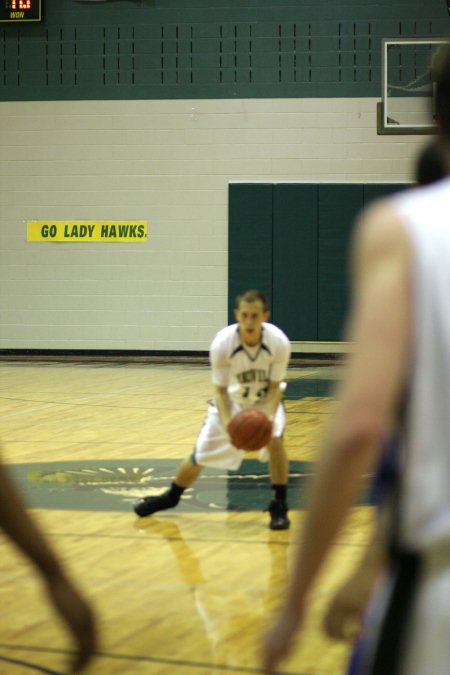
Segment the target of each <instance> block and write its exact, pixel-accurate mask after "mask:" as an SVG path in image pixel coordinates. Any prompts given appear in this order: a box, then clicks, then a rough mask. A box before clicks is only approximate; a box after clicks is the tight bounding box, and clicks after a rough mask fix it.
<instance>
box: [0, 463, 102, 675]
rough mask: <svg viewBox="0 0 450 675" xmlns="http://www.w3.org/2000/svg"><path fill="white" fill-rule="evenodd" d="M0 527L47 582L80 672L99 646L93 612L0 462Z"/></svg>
mask: <svg viewBox="0 0 450 675" xmlns="http://www.w3.org/2000/svg"><path fill="white" fill-rule="evenodd" d="M0 526H1V528H2V529H3V531H4V532H5V534H6V535H8V537H9V538H10V539H11V540H12V541H13V542H14V544H15V545H16V546H17V547H18V548H19V549H20V550H21V551H22V553H23V554H24V555H25V556H26V557H27V558H28V559H29V560H30V561H31V562H32V563H33V564H34V565H35V566H36V567H37V569H38V571H39V573H40V574H41V576H42V578H43V580H44V581H45V582H46V587H47V592H48V595H49V597H50V600H51V601H52V603H53V605H54V607H55V609H56V610H57V611H58V612H59V614H60V616H61V617H62V619H63V620H64V621H65V623H66V624H67V626H68V628H69V630H70V631H71V633H72V636H73V638H74V640H75V642H76V644H77V648H78V651H77V654H76V656H75V658H74V662H73V664H72V670H71V672H78V671H79V670H80V669H81V668H82V667H84V665H85V664H86V663H87V662H88V660H89V659H90V657H91V655H92V652H93V650H94V649H95V644H96V631H95V621H94V615H93V612H92V610H91V608H90V606H89V605H88V603H87V602H86V601H85V600H84V598H83V597H82V596H81V594H80V593H79V591H78V590H77V589H76V588H75V586H74V585H73V583H72V581H71V580H70V579H69V577H68V576H67V574H66V572H65V570H64V569H63V566H62V564H61V562H60V561H59V559H58V558H57V556H56V555H55V553H54V552H53V550H52V549H51V548H50V546H49V545H48V543H47V541H46V539H45V537H44V535H43V534H42V532H41V530H40V529H39V527H38V526H37V525H36V523H35V522H34V520H33V519H32V518H31V516H30V515H29V514H28V512H27V511H26V509H25V506H24V504H23V502H22V499H21V498H20V496H19V494H18V492H17V490H16V488H15V486H14V484H13V483H12V481H11V479H10V477H9V474H8V473H7V470H6V469H5V467H4V466H3V464H2V463H1V460H0Z"/></svg>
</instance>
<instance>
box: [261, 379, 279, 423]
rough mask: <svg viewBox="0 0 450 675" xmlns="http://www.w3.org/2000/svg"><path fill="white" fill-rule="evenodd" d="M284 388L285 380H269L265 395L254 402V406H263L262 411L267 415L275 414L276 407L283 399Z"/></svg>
mask: <svg viewBox="0 0 450 675" xmlns="http://www.w3.org/2000/svg"><path fill="white" fill-rule="evenodd" d="M285 388H286V384H285V382H274V381H270V382H269V385H268V389H267V393H266V395H265V396H264V398H262V399H261V400H260V401H257V402H256V403H255V407H256V408H263V410H264V412H265V413H266V414H267V415H268V416H269V417H273V416H274V415H275V412H276V409H277V408H278V406H279V404H280V403H281V401H282V399H283V392H284V390H285Z"/></svg>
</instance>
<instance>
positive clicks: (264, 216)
mask: <svg viewBox="0 0 450 675" xmlns="http://www.w3.org/2000/svg"><path fill="white" fill-rule="evenodd" d="M406 186H407V184H400V183H386V184H382V183H377V184H363V183H357V184H348V183H345V184H343V183H337V184H326V183H319V184H305V183H300V184H291V183H286V184H274V185H272V184H255V183H254V184H252V183H245V184H233V185H230V189H229V267H228V280H229V288H228V293H229V296H228V297H229V320H230V321H233V320H234V317H233V313H232V309H233V305H234V298H235V296H236V295H237V294H238V293H239V292H240V291H242V290H243V289H244V288H250V287H259V288H261V290H263V291H264V292H265V293H266V294H267V295H268V297H269V298H270V300H271V304H272V318H273V321H274V323H276V324H277V325H279V326H280V327H281V328H282V329H283V330H284V331H285V332H286V333H287V335H288V336H289V338H290V339H291V340H294V341H301V340H307V341H319V342H335V341H339V340H342V339H343V337H344V336H343V332H342V331H343V327H344V326H343V323H344V318H345V314H346V311H347V309H348V305H349V291H350V277H349V269H348V254H349V244H350V240H351V234H352V229H353V225H354V222H355V218H356V216H357V215H358V213H359V212H360V211H361V209H362V208H363V206H365V205H366V204H368V203H369V202H370V201H371V200H372V199H376V198H379V197H382V196H385V195H389V194H392V193H393V192H397V191H398V190H400V189H404V188H405V187H406Z"/></svg>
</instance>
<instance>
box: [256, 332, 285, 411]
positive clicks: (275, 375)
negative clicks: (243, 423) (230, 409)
mask: <svg viewBox="0 0 450 675" xmlns="http://www.w3.org/2000/svg"><path fill="white" fill-rule="evenodd" d="M290 357H291V345H290V342H289V340H288V339H287V338H286V337H285V339H284V340H283V342H281V343H280V344H279V345H278V348H277V353H276V358H275V360H274V363H273V364H272V367H271V379H270V381H269V385H268V388H267V391H266V394H265V396H264V397H263V398H261V400H260V401H258V403H257V404H256V406H257V407H262V408H263V409H264V412H266V413H267V414H268V415H269V417H273V416H274V415H275V412H276V410H277V408H278V406H279V405H280V403H281V401H282V400H283V396H284V391H285V389H286V382H285V381H284V379H285V377H286V373H287V369H288V365H289V359H290Z"/></svg>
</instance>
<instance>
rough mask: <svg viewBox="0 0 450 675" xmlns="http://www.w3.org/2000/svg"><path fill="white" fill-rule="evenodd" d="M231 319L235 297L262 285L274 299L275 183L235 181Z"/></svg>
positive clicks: (230, 202)
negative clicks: (273, 230) (273, 215)
mask: <svg viewBox="0 0 450 675" xmlns="http://www.w3.org/2000/svg"><path fill="white" fill-rule="evenodd" d="M228 197H229V199H228V208H229V214H228V228H229V232H228V320H229V322H232V321H234V315H233V309H234V300H235V297H236V295H238V293H241V292H242V291H243V290H245V289H246V288H258V289H259V290H261V291H263V293H266V295H267V296H268V297H269V299H270V301H271V300H272V211H273V185H272V184H262V183H259V184H254V183H253V184H252V183H250V184H247V183H234V184H231V185H230V187H229V195H228Z"/></svg>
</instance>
